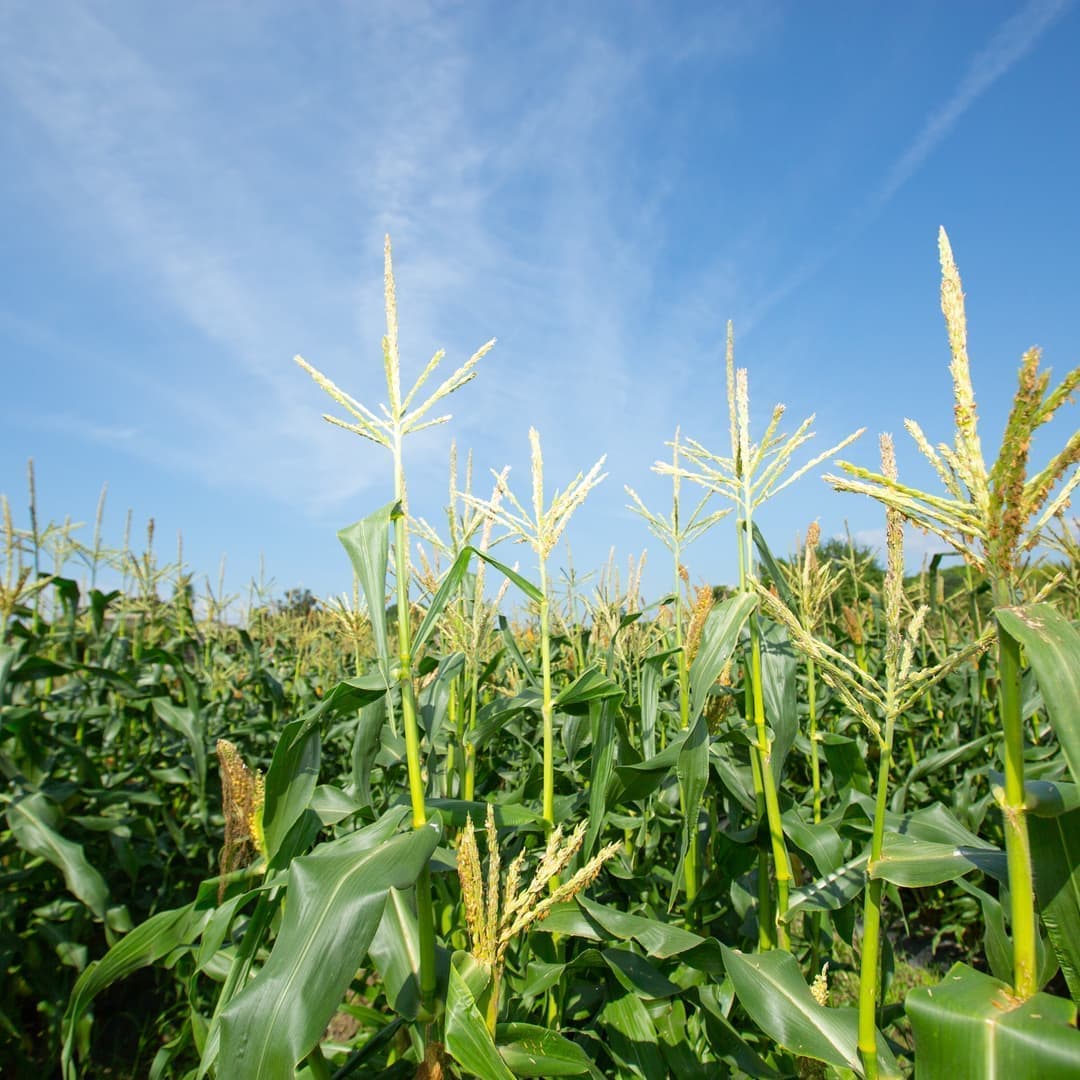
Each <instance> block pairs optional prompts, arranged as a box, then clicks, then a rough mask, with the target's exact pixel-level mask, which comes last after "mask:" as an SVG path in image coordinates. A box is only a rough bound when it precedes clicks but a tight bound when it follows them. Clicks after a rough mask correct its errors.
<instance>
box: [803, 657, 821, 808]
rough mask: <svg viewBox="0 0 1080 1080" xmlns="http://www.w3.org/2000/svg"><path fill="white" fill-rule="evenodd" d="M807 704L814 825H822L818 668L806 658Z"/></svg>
mask: <svg viewBox="0 0 1080 1080" xmlns="http://www.w3.org/2000/svg"><path fill="white" fill-rule="evenodd" d="M806 702H807V708H808V709H809V710H810V772H811V774H812V776H813V782H814V824H815V825H820V824H821V761H820V757H819V751H818V729H817V721H818V717H817V668H816V666H815V664H814V661H813V660H812V659H811V658H810V657H807V658H806Z"/></svg>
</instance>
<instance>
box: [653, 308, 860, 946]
mask: <svg viewBox="0 0 1080 1080" xmlns="http://www.w3.org/2000/svg"><path fill="white" fill-rule="evenodd" d="M726 361H727V365H726V366H727V392H728V416H729V430H730V436H731V456H730V457H722V456H720V455H717V454H714V453H712V452H710V451H709V450H707V449H706V448H705V447H704V446H703V445H702V444H701V443H699V442H697V441H695V440H693V439H689V440H687V441H685V442H684V443H682V444H681V453H682V456H683V457H684V458H685V459H686V461H687V462H688V463H689V464H688V465H682V464H672V465H669V464H668V463H667V462H657V464H656V466H655V468H656V470H657V471H658V472H663V473H668V474H676V473H677V474H679V475H681V476H684V477H686V478H688V479H690V480H693V481H694V482H695V483H698V484H700V485H701V486H702V487H704V488H706V489H707V490H708V491H713V492H716V493H717V494H719V495H721V496H723V497H724V498H726V499H728V500H729V501H731V502H732V503H733V504H734V506H735V509H736V510H737V513H738V528H737V538H738V543H739V587H740V589H741V590H744V591H745V590H749V589H751V588H752V587H753V583H754V582H755V581H756V574H755V568H754V544H753V515H754V511H755V510H756V509H757V508H758V507H759V506H761V505H762V504H763V503H764V502H766V501H767V500H768V499H770V498H772V496H773V495H776V494H778V493H779V492H780V491H782V490H783V489H784V488H786V487H788V486H789V485H790V484H793V483H794V482H795V481H796V480H798V479H799V478H800V477H801V476H803V474H805V473H806V472H808V471H809V470H810V469H812V468H814V467H815V466H816V465H818V464H820V463H821V462H822V461H824V460H825V459H826V458H828V457H831V456H832V455H833V454H835V453H837V452H838V451H839V450H841V449H842V448H843V447H845V446H847V445H848V444H849V443H851V442H853V441H854V440H855V439H857V438H858V437H859V436H860V435H861V434H862V429H860V430H859V431H856V432H854V433H853V434H851V435H849V436H848V437H847V438H846V439H843V440H842V441H841V442H839V443H837V444H836V445H835V446H833V447H830V448H829V449H828V450H826V451H825V452H824V453H822V454H819V455H817V456H816V457H814V458H813V459H811V460H810V461H809V462H807V463H806V464H805V465H802V466H800V467H799V468H797V469H795V470H794V472H792V473H791V474H790V475H788V476H787V477H786V478H785V473H786V472H787V470H788V468H789V466H790V465H791V462H792V458H793V456H794V454H795V452H796V451H797V450H798V449H799V448H800V447H801V446H802V445H803V443H805V442H806V441H807V440H809V439H810V438H811V437H812V433H811V431H810V425H811V424H812V423H813V420H814V418H813V416H810V417H808V418H807V419H806V420H804V421H803V422H802V424H800V425H799V427H798V428H797V429H796V431H795V432H794V434H792V435H790V436H785V435H783V434H781V433H780V432H779V425H780V421H781V418H782V417H783V415H784V406H783V405H777V406H775V408H774V409H773V412H772V416H771V418H770V420H769V424H768V426H767V428H766V430H765V434H764V436H763V437H762V439H761V441H760V442H759V443H752V442H751V440H750V392H749V386H748V377H747V372H746V369H745V368H740V369H739V370H738V371H737V372H736V370H735V338H734V331H733V329H732V326H731V323H728V333H727V356H726ZM748 675H749V679H748V699H747V700H748V705H749V709H748V715H749V716H750V717H751V718H752V724H753V744H752V748H751V765H752V772H753V778H754V788H755V795H756V797H757V800H758V803H759V805H761V804H762V803H763V804H764V808H765V817H766V820H767V822H768V829H769V844H770V848H771V851H772V858H773V871H774V873H775V876H776V899H777V903H776V918H775V921H772V920H768V921H769V922H770V923H771V925H770V928H769V935H768V941H769V943H771V942H772V941H773V940H774V939H775V941H776V943H777V944H778V945H779V946H780V947H781V948H785V949H786V948H788V947H789V941H788V932H787V926H786V923H785V915H786V913H787V907H788V896H789V893H790V889H791V880H792V875H791V863H790V860H789V858H788V854H787V848H786V846H785V841H784V830H783V824H782V822H781V820H780V800H779V796H778V794H777V790H776V778H775V777H774V775H773V771H772V767H771V756H772V746H771V742H770V739H769V735H768V729H767V726H766V716H765V703H764V696H763V693H762V688H761V629H760V625H759V623H758V620H757V618H756V616H754V615H751V617H750V661H749V665H748ZM766 921H767V920H766V917H765V914H764V912H763V914H762V922H766ZM765 943H766V941H765V938H764V936H763V937H762V944H763V945H764V944H765Z"/></svg>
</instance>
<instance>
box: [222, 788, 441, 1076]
mask: <svg viewBox="0 0 1080 1080" xmlns="http://www.w3.org/2000/svg"><path fill="white" fill-rule="evenodd" d="M401 816H402V815H401V811H400V808H399V809H395V810H394V811H391V812H390V813H389V814H388V815H386V816H385V817H384V818H383V819H380V821H378V822H376V823H375V824H374V825H371V826H369V827H368V828H366V829H362V830H360V831H358V832H356V833H352V834H351V835H349V836H346V837H343V838H342V839H340V840H336V841H333V842H332V843H328V844H324V845H322V846H320V847H319V848H318V849H317V850H316V851H315V852H314V853H313V854H311V855H305V856H302V857H300V858H297V859H294V860H293V861H292V862H291V863H290V865H289V879H288V886H287V891H286V903H285V917H284V920H283V922H282V925H281V930H280V932H279V933H278V936H277V939H276V940H275V942H274V947H273V950H272V951H271V953H270V957H269V959H268V960H267V962H266V964H265V965H264V966H263V968H262V969H261V970H260V971H259V973H258V975H256V976H255V978H254V980H252V982H251V983H249V984H248V985H247V986H246V987H245V988H244V989H243V990H242V991H241V992H240V993H239V994H237V996H236V997H235V998H233V1000H232V1001H231V1002H230V1003H229V1005H228V1006H227V1007H226V1008H225V1011H224V1012H223V1013H222V1015H221V1051H220V1054H221V1059H222V1060H224V1061H227V1062H229V1071H230V1076H232V1077H235V1078H236V1080H292V1077H293V1071H294V1067H295V1065H296V1063H297V1062H298V1061H300V1059H301V1058H303V1057H305V1056H306V1055H307V1054H308V1053H309V1052H310V1051H311V1049H312V1048H313V1047H314V1046H315V1045H316V1044H317V1043H318V1041H319V1038H320V1037H321V1035H322V1032H323V1030H324V1029H325V1027H326V1024H327V1022H328V1021H329V1020H330V1017H331V1016H332V1015H333V1013H334V1010H335V1009H336V1008H337V1006H338V1004H339V1003H340V1002H341V999H342V997H343V996H344V993H345V989H346V987H347V986H348V985H349V982H350V980H351V979H352V977H353V975H354V974H355V973H356V969H357V967H359V966H360V963H361V962H362V960H363V958H364V955H365V954H366V952H367V950H368V946H369V945H370V944H371V940H372V938H373V937H374V935H375V931H376V930H377V929H378V926H379V922H380V920H381V919H382V915H383V909H384V907H385V904H386V898H387V895H388V893H389V890H390V889H392V888H397V889H405V888H408V887H409V886H410V885H412V884H413V883H414V882H415V881H416V878H417V877H418V876H419V874H420V872H421V870H422V869H423V868H424V867H425V866H426V865H427V862H428V859H429V858H430V857H431V853H432V852H433V851H434V850H435V847H436V845H437V843H438V840H439V834H440V829H439V826H438V823H437V822H436V821H430V822H429V823H428V825H426V826H424V828H422V829H415V830H413V831H411V832H409V833H406V834H403V835H398V836H393V835H391V833H392V829H393V828H395V827H396V826H397V824H398V823H399V822H400V821H401Z"/></svg>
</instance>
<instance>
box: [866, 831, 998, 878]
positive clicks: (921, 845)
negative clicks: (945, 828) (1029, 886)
mask: <svg viewBox="0 0 1080 1080" xmlns="http://www.w3.org/2000/svg"><path fill="white" fill-rule="evenodd" d="M972 870H983V871H985V872H987V873H991V874H994V876H1000V875H1004V874H1006V873H1007V871H1006V869H1005V854H1004V852H1001V851H996V850H993V849H988V848H985V847H981V846H980V847H967V846H954V845H951V844H937V843H934V842H933V841H931V840H921V839H919V838H918V837H915V836H909V835H905V834H903V833H894V832H887V833H886V834H885V842H884V844H883V846H882V849H881V858H880V859H878V860H877V861H876V862H873V863H871V864H870V866H869V871H870V877H871V878H880V879H882V880H884V881H890V882H892V884H894V885H902V886H906V887H907V888H912V889H914V888H922V887H924V886H927V885H940V884H942V883H943V882H945V881H953V880H954V879H956V878H958V877H963V875H964V874H970V873H971V871H972Z"/></svg>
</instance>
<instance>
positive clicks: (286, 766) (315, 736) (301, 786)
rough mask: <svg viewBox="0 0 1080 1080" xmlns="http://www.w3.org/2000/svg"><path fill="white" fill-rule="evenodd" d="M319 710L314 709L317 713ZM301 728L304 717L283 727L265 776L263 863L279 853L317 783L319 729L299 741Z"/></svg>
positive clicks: (311, 731) (313, 729) (271, 861)
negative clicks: (264, 844)
mask: <svg viewBox="0 0 1080 1080" xmlns="http://www.w3.org/2000/svg"><path fill="white" fill-rule="evenodd" d="M319 707H320V706H318V705H317V706H315V708H316V709H317V708H319ZM312 711H314V710H312ZM303 727H304V718H303V717H301V718H300V719H299V720H293V721H292V723H290V724H286V725H285V727H284V728H283V729H282V732H281V735H280V736H279V737H278V742H277V746H276V747H275V748H274V756H273V758H272V759H271V762H270V768H269V769H268V770H267V773H266V793H265V796H264V803H263V836H264V837H265V839H266V861H267V863H270V864H273V862H274V858H275V856H276V855H277V853H278V851H279V850H281V848H282V844H283V842H284V840H285V837H286V836H287V835H288V833H289V830H290V829H291V828H292V827H293V825H295V824H296V822H297V821H298V820H299V818H300V815H301V814H303V812H304V811H305V810H306V809H307V808H308V806H309V804H310V803H311V796H312V795H313V794H314V792H315V785H316V784H317V783H318V780H319V767H320V765H321V763H322V739H321V737H320V735H319V729H318V728H317V727H312V728H309V729H308V732H307V734H306V735H305V736H304V737H303V738H299V739H298V738H297V736H299V734H300V731H301V729H302V728H303Z"/></svg>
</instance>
